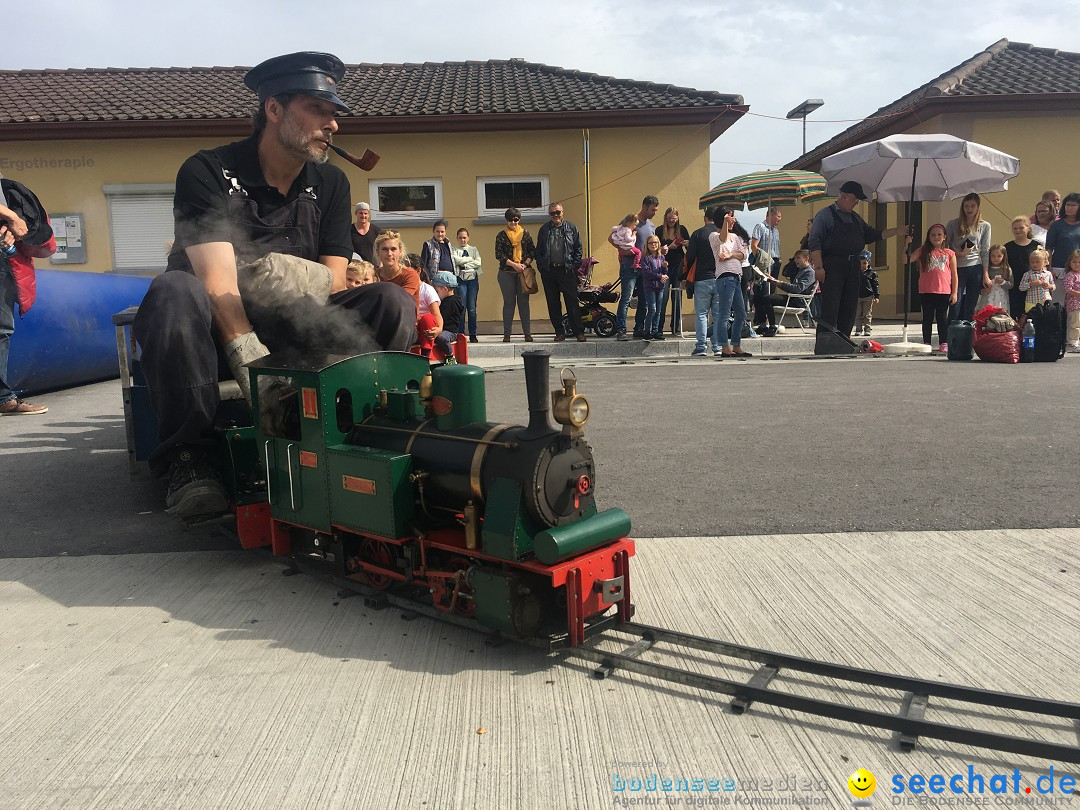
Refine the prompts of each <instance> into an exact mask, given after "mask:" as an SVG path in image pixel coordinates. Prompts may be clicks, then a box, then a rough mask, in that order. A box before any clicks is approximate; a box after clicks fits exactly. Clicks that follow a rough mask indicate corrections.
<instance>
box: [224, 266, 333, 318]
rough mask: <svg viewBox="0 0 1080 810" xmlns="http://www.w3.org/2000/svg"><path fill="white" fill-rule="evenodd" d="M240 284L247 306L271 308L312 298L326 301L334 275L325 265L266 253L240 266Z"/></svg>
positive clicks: (237, 277) (238, 275)
mask: <svg viewBox="0 0 1080 810" xmlns="http://www.w3.org/2000/svg"><path fill="white" fill-rule="evenodd" d="M236 280H237V284H238V286H239V288H240V297H241V298H243V299H244V303H245V306H246V305H248V304H249V303H250V304H254V305H255V307H256V308H258V309H261V310H265V311H272V310H274V309H277V308H279V307H287V306H289V305H290V304H295V303H296V302H297V301H298V300H300V299H301V298H309V299H311V300H312V301H315V302H316V303H319V304H325V303H326V301H327V299H329V298H330V288H331V286H332V285H333V281H334V277H333V274H332V273H331V272H330V268H329V267H327V266H326V265H325V264H319V263H318V262H313V261H309V260H307V259H301V258H300V257H299V256H288V255H286V254H284V253H267V254H266V255H265V256H263V257H262V258H261V259H258V260H256V261H254V262H251V263H250V264H245V265H241V266H240V267H238V268H237V274H236Z"/></svg>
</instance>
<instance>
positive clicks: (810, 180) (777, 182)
mask: <svg viewBox="0 0 1080 810" xmlns="http://www.w3.org/2000/svg"><path fill="white" fill-rule="evenodd" d="M824 196H825V178H824V177H822V176H821V175H820V174H817V173H816V172H801V171H797V170H795V169H779V170H777V171H765V172H751V173H750V174H743V175H740V176H739V177H732V178H731V179H730V180H725V181H724V182H723V183H721V184H720V185H718V186H717V187H716V188H714V189H713V190H712V191H710V192H708V193H707V194H704V195H703V196H702V197H701V199H700V200H699V201H698V207H699V208H708V207H709V206H710V205H727V206H729V207H731V208H734V209H735V210H742V207H743V205H744V204H745V205H746V206H747V207H748V208H749V209H750V210H753V209H755V208H765V207H766V206H773V205H795V203H797V202H801V201H803V200H814V199H817V198H818V197H824Z"/></svg>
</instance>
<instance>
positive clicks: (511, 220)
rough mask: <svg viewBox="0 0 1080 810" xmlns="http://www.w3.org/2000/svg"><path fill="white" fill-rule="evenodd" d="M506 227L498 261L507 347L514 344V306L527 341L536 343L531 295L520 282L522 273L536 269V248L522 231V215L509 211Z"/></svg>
mask: <svg viewBox="0 0 1080 810" xmlns="http://www.w3.org/2000/svg"><path fill="white" fill-rule="evenodd" d="M503 216H505V217H506V227H505V228H504V229H503V230H501V231H499V233H498V234H497V235H496V236H495V258H496V259H497V260H498V262H499V289H500V290H502V296H503V343H509V342H510V331H511V328H512V327H513V325H514V305H515V304H516V305H517V309H518V313H519V314H520V316H521V329H522V331H523V332H524V333H525V340H526V341H527V342H529V343H532V339H533V338H532V322H531V320H530V316H529V294H528V293H526V292H523V291H522V289H521V284H520V282H519V281H518V278H519V276H520V275H521V273H522V271H523V270H525V269H526V268H527V267H528V268H531V267H532V262H533V257H534V255H535V254H536V246H535V245H534V244H533V238H532V236H531V235H530V234H529V232H528V231H527V230H525V229H524V228H522V227H521V212H520V211H518V210H517V209H516V208H507V209H506V213H505V214H504V215H503Z"/></svg>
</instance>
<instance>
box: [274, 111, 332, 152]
mask: <svg viewBox="0 0 1080 810" xmlns="http://www.w3.org/2000/svg"><path fill="white" fill-rule="evenodd" d="M278 140H279V141H280V142H281V145H282V146H284V147H285V148H286V149H288V150H289V151H290V152H292V153H293V154H294V155H296V156H297V157H299V158H300V159H302V160H304V161H306V162H307V163H326V161H327V159H328V158H329V157H330V150H327V151H325V152H324V151H322V150H321V149H320V148H319V147H317V146H316V145H315V144H314V141H315V140H316V138H315V137H314V136H312V135H309V134H308V133H306V132H304V130H302V129H301V128H300V125H299V124H297V123H296V120H295V119H294V118H293V117H292V116H291V115H289V113H288V112H286V113H285V116H284V117H283V118H282V119H281V126H280V127H279V128H278Z"/></svg>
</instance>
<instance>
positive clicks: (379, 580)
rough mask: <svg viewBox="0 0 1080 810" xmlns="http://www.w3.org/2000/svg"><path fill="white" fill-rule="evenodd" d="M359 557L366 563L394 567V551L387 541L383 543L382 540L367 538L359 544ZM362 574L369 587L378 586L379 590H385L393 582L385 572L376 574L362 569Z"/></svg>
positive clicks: (381, 566)
mask: <svg viewBox="0 0 1080 810" xmlns="http://www.w3.org/2000/svg"><path fill="white" fill-rule="evenodd" d="M360 559H361V560H363V561H364V562H365V563H367V564H368V565H374V566H377V567H379V568H386V569H390V570H392V569H393V567H394V552H393V550H392V549H391V548H390V544H389V543H384V542H383V541H382V540H375V539H374V538H371V537H369V538H367V539H366V540H364V542H363V544H362V545H361V546H360ZM364 576H365V577H366V578H367V581H368V582H369V583H370V584H371V587H373V588H378V589H379V590H380V591H382V590H386V589H387V588H389V587H390V586H391V585H393V584H394V579H393V577H389V576H386V575H385V574H378V573H375V572H374V571H367V570H365V571H364Z"/></svg>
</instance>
